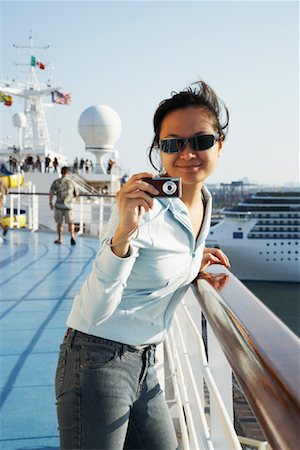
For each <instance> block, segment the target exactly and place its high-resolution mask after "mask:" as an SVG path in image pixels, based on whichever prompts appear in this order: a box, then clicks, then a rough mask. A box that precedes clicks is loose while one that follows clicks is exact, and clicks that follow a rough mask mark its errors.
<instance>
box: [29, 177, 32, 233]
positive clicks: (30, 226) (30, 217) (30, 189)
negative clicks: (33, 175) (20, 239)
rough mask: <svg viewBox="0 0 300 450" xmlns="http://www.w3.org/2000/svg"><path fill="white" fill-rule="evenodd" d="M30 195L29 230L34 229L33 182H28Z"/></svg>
mask: <svg viewBox="0 0 300 450" xmlns="http://www.w3.org/2000/svg"><path fill="white" fill-rule="evenodd" d="M28 193H29V199H28V228H29V230H32V229H33V198H32V195H30V194H32V182H31V181H29V182H28Z"/></svg>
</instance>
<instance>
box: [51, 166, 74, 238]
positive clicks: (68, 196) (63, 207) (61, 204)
mask: <svg viewBox="0 0 300 450" xmlns="http://www.w3.org/2000/svg"><path fill="white" fill-rule="evenodd" d="M70 174H71V170H70V169H69V167H66V166H64V167H62V169H61V178H58V179H57V180H55V181H53V183H52V185H51V188H50V193H49V202H50V209H52V210H53V209H54V219H55V222H56V223H57V233H58V239H57V240H56V241H54V244H61V243H62V232H63V222H64V221H65V222H66V223H67V224H68V226H69V232H70V237H71V245H75V244H76V241H75V228H74V223H73V205H72V202H73V199H74V198H75V197H78V195H79V190H78V188H77V186H76V184H75V182H74V181H73V180H72V179H71V178H70ZM54 195H56V202H55V205H53V197H54Z"/></svg>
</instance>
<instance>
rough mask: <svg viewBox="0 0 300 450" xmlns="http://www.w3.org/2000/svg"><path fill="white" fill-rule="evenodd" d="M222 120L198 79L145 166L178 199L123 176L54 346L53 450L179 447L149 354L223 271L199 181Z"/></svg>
mask: <svg viewBox="0 0 300 450" xmlns="http://www.w3.org/2000/svg"><path fill="white" fill-rule="evenodd" d="M228 121H229V115H228V111H227V108H226V106H225V105H224V103H223V102H222V101H221V100H220V99H219V98H218V97H217V96H216V94H215V92H214V91H213V90H212V89H211V88H210V87H209V86H208V85H207V84H206V83H205V82H203V81H200V82H197V83H195V84H194V85H191V86H190V87H188V88H186V89H185V90H183V91H181V92H179V93H173V94H172V96H171V97H170V98H167V99H166V100H163V101H162V102H161V103H160V105H159V106H158V109H157V110H156V113H155V115H154V139H153V142H152V145H151V147H150V150H149V159H150V162H151V163H153V166H154V168H155V169H156V170H158V171H159V173H160V174H164V176H168V177H173V178H176V179H178V178H181V182H182V193H181V195H180V196H179V197H177V198H175V197H170V196H168V195H165V196H164V197H161V196H160V195H158V194H159V191H158V190H157V189H156V188H155V187H154V186H153V185H152V180H150V178H152V177H153V176H154V174H153V173H149V172H142V173H137V174H135V175H133V176H131V177H130V178H129V179H128V181H127V182H126V184H124V185H123V186H122V187H121V189H120V190H119V192H118V193H117V202H116V206H115V209H114V210H113V212H112V215H111V217H110V219H109V222H108V223H107V224H106V226H105V227H104V228H103V229H102V230H101V236H100V250H99V253H98V255H97V256H96V259H95V261H94V264H93V268H92V271H91V272H90V274H89V275H88V276H87V278H86V280H85V281H84V283H83V285H82V287H81V289H80V292H79V293H78V294H77V295H76V296H75V298H74V302H73V306H72V309H71V312H70V314H69V317H68V319H67V327H68V328H67V331H66V334H65V337H64V340H63V343H62V345H61V348H60V354H59V359H58V364H57V371H56V384H55V386H56V400H57V414H58V423H59V433H60V448H61V450H67V449H84V450H92V449H93V450H123V449H131V450H133V449H148V450H149V449H151V450H158V449H160V450H176V449H178V448H179V447H178V443H177V438H176V433H175V430H174V427H173V423H172V419H171V415H170V412H169V408H168V406H167V404H166V401H165V398H164V395H163V392H162V390H161V387H160V385H159V381H158V378H157V374H156V363H157V359H156V346H157V345H158V344H159V343H161V342H162V341H163V340H164V338H165V336H166V334H167V331H168V329H169V327H170V325H171V322H172V318H173V316H174V313H175V310H176V307H177V306H178V304H179V302H180V301H181V299H182V298H183V296H184V294H185V292H186V290H187V289H188V287H189V286H190V283H191V282H192V281H193V280H194V279H195V278H196V277H197V275H198V273H199V271H200V270H205V268H207V267H208V266H209V265H210V264H223V265H224V266H226V267H229V266H230V264H229V260H228V258H227V256H226V255H225V254H224V253H223V252H222V251H221V250H220V249H215V248H205V239H206V237H207V235H208V233H209V228H210V220H211V210H212V197H211V194H210V192H209V191H208V189H207V187H206V186H205V181H206V179H207V178H208V177H209V175H210V174H211V173H212V172H213V171H214V169H215V167H216V165H217V162H218V160H219V157H220V156H221V153H222V148H223V143H224V140H225V136H226V134H227V129H228ZM155 161H156V162H157V165H159V166H158V167H157V168H156V165H154V162H155ZM165 182H166V181H165ZM171 182H172V180H171ZM168 186H169V185H168ZM171 186H173V188H174V185H171ZM165 190H167V188H165ZM172 191H173V189H172ZM167 192H168V190H167Z"/></svg>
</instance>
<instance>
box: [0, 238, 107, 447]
mask: <svg viewBox="0 0 300 450" xmlns="http://www.w3.org/2000/svg"><path fill="white" fill-rule="evenodd" d="M54 239H55V235H54V234H52V233H44V232H38V233H30V232H27V231H22V230H15V231H10V232H9V234H8V235H7V237H6V238H5V239H4V240H3V242H2V243H1V244H0V304H1V310H0V319H1V324H0V336H1V355H0V357H1V436H0V449H3V450H21V449H27V450H30V449H31V450H42V449H43V450H57V449H59V437H58V430H57V421H56V406H55V394H54V377H55V369H56V362H57V356H58V350H59V345H60V343H61V341H62V339H63V336H64V333H65V329H66V326H65V322H66V318H67V315H68V313H69V311H70V307H71V304H72V301H73V298H74V295H75V293H76V292H77V291H78V290H79V288H80V286H81V284H82V282H83V280H84V279H85V277H86V275H87V273H88V272H89V270H90V268H91V264H92V262H93V259H94V258H95V255H96V253H97V251H98V246H99V243H98V240H97V239H94V238H86V237H84V238H80V237H79V238H78V239H77V245H76V246H74V247H71V246H70V245H69V242H70V241H69V237H68V236H67V235H65V236H64V240H65V243H64V244H62V245H60V246H58V245H54V244H53V241H54Z"/></svg>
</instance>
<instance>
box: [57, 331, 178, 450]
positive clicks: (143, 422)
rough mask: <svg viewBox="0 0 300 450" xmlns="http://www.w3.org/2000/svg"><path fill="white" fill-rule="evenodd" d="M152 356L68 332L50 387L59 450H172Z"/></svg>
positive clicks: (171, 429)
mask: <svg viewBox="0 0 300 450" xmlns="http://www.w3.org/2000/svg"><path fill="white" fill-rule="evenodd" d="M155 350H156V348H155V346H154V345H151V346H149V347H147V348H145V349H137V348H135V347H131V346H129V345H125V344H121V343H119V342H114V341H110V340H108V339H103V338H99V337H96V336H91V335H88V334H84V333H81V332H79V331H75V330H72V329H68V331H67V333H66V336H65V338H64V341H63V343H62V345H61V348H60V354H59V359H58V365H57V371H56V381H55V387H56V399H57V414H58V423H59V432H60V446H61V447H60V448H61V450H67V449H69V450H71V449H72V450H79V449H85V450H87V449H89V450H98V449H102V450H123V449H128V450H129V449H130V450H137V449H148V450H154V449H155V450H156V449H160V450H176V449H177V450H178V444H177V439H176V434H175V430H174V427H173V423H172V419H171V416H170V413H169V410H168V407H167V404H166V401H165V399H164V395H163V393H162V391H161V389H160V385H159V382H158V380H157V376H156V370H155V367H154V364H155V362H156V361H155Z"/></svg>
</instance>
